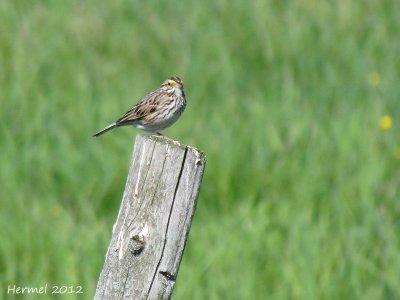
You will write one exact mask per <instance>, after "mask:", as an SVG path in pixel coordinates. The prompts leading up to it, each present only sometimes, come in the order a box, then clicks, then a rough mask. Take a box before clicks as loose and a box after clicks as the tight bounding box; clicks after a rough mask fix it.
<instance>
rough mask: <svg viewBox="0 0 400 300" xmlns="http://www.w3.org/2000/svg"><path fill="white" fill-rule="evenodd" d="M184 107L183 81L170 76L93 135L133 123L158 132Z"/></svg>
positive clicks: (171, 122) (179, 113) (174, 118)
mask: <svg viewBox="0 0 400 300" xmlns="http://www.w3.org/2000/svg"><path fill="white" fill-rule="evenodd" d="M185 107H186V98H185V93H184V91H183V82H182V80H181V79H180V78H179V77H171V78H169V79H167V80H166V81H164V83H163V84H162V85H161V86H160V87H159V88H158V89H156V90H155V91H153V92H151V93H149V94H147V95H146V96H144V98H142V99H141V100H140V101H139V102H138V103H137V104H136V105H135V106H134V107H132V109H130V110H128V111H127V112H126V113H125V114H124V115H123V116H122V117H121V118H119V119H118V120H117V121H115V122H114V123H112V124H110V125H108V126H106V127H104V128H103V129H102V130H100V131H99V132H97V133H96V134H94V135H93V136H99V135H102V134H103V133H105V132H107V131H109V130H111V129H113V128H115V127H119V126H124V125H133V126H135V127H137V128H139V129H143V130H145V131H149V132H157V133H159V132H160V131H161V130H163V129H165V128H167V127H169V126H171V125H172V124H173V123H175V121H176V120H177V119H178V118H179V116H180V115H181V114H182V112H183V111H184V109H185Z"/></svg>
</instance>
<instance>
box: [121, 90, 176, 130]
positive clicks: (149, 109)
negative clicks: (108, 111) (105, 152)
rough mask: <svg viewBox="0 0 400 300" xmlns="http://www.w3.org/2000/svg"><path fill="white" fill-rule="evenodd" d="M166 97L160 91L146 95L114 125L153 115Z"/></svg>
mask: <svg viewBox="0 0 400 300" xmlns="http://www.w3.org/2000/svg"><path fill="white" fill-rule="evenodd" d="M167 97H168V95H167V94H166V93H165V92H163V91H160V90H155V91H154V92H151V93H149V94H147V95H146V96H145V97H144V98H143V99H142V100H140V101H139V102H138V103H137V104H136V105H135V106H134V107H132V108H131V109H130V110H128V111H127V112H126V113H125V114H124V115H123V116H122V117H121V118H119V119H118V120H117V121H116V124H117V125H124V124H129V123H132V122H133V121H136V120H140V119H142V118H144V117H146V116H148V115H150V114H152V113H154V112H155V111H156V110H157V107H159V106H160V104H161V103H163V101H165V100H166V99H167Z"/></svg>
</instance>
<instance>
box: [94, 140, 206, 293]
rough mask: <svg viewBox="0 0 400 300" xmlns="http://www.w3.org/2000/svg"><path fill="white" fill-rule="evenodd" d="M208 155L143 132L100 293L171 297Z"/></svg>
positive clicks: (107, 256) (109, 249) (113, 236)
mask: <svg viewBox="0 0 400 300" xmlns="http://www.w3.org/2000/svg"><path fill="white" fill-rule="evenodd" d="M204 167H205V156H204V154H203V153H202V152H200V151H198V150H197V149H195V148H191V147H188V146H185V145H182V144H180V143H178V142H176V141H173V140H171V139H168V138H166V137H159V136H153V135H150V136H147V135H138V136H137V138H136V141H135V146H134V150H133V155H132V161H131V163H130V168H129V174H128V178H127V182H126V186H125V191H124V195H123V198H122V203H121V206H120V209H119V213H118V217H117V221H116V222H115V224H114V227H113V231H112V237H111V242H110V245H109V248H108V251H107V254H106V260H105V263H104V267H103V270H102V272H101V274H100V278H99V281H98V284H97V289H96V294H95V297H94V298H95V299H168V298H170V296H171V293H172V289H173V287H174V284H175V281H176V278H177V274H178V269H179V264H180V262H181V259H182V255H183V251H184V248H185V243H186V240H187V236H188V233H189V230H190V226H191V223H192V218H193V214H194V211H195V208H196V201H197V196H198V193H199V188H200V183H201V179H202V175H203V171H204Z"/></svg>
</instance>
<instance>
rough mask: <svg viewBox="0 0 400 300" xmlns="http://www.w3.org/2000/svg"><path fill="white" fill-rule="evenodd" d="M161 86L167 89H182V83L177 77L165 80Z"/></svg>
mask: <svg viewBox="0 0 400 300" xmlns="http://www.w3.org/2000/svg"><path fill="white" fill-rule="evenodd" d="M161 86H163V87H167V88H178V89H183V82H182V80H181V79H180V78H179V77H177V76H173V77H170V78H168V79H167V80H165V81H164V82H163V84H162V85H161Z"/></svg>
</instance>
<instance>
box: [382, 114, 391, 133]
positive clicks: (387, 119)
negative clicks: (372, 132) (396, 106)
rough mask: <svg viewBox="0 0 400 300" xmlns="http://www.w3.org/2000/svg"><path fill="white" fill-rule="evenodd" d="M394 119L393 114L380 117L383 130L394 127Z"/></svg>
mask: <svg viewBox="0 0 400 300" xmlns="http://www.w3.org/2000/svg"><path fill="white" fill-rule="evenodd" d="M392 125H393V120H392V117H391V116H388V115H384V116H382V117H381V118H380V119H379V126H380V127H381V129H382V130H389V129H390V128H392Z"/></svg>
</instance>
